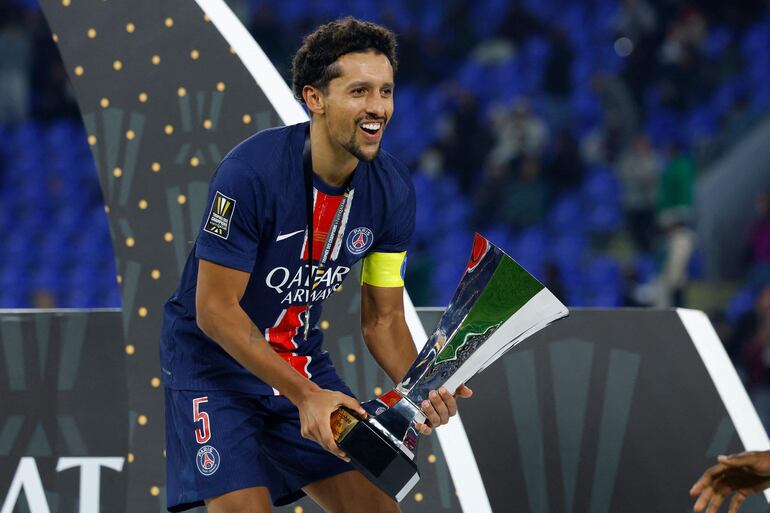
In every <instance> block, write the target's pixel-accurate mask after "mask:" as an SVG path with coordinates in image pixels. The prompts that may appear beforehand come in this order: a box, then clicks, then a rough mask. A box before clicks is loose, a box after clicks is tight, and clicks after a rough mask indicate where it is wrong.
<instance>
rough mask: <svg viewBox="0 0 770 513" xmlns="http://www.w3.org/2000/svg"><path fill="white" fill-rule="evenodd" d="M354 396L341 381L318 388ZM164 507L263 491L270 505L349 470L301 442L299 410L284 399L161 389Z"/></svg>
mask: <svg viewBox="0 0 770 513" xmlns="http://www.w3.org/2000/svg"><path fill="white" fill-rule="evenodd" d="M324 388H327V389H331V390H337V391H339V392H343V393H345V394H348V395H350V396H353V394H352V393H351V391H350V389H348V387H347V386H345V384H344V383H342V381H338V385H336V386H329V385H328V384H325V385H324ZM165 397H166V482H167V487H168V488H167V491H168V504H167V505H168V510H169V511H172V512H173V511H184V510H186V509H190V508H193V507H196V506H201V505H203V501H204V500H206V499H210V498H213V497H217V496H219V495H222V494H224V493H227V492H232V491H235V490H240V489H243V488H251V487H255V486H266V487H267V488H268V490H269V491H270V497H271V499H272V501H273V504H274V505H275V506H282V505H285V504H289V503H291V502H294V501H296V500H297V499H300V498H301V497H303V496H304V495H305V493H304V492H303V491H302V487H303V486H306V485H308V484H311V483H314V482H316V481H318V480H321V479H324V478H327V477H331V476H334V475H337V474H339V473H342V472H346V471H348V470H352V469H353V467H351V466H350V464H348V463H346V462H344V461H343V460H341V459H339V458H338V457H337V456H335V455H333V454H331V453H330V452H328V451H327V450H326V449H324V448H323V447H321V446H320V445H318V444H317V443H316V442H314V441H311V440H306V439H305V438H302V435H301V434H300V421H299V412H298V411H297V408H296V407H295V406H294V405H293V404H292V403H291V402H290V401H289V400H288V399H286V398H285V397H283V396H264V395H249V394H245V393H242V392H231V391H222V390H216V391H206V392H201V391H199V390H174V389H169V388H166V389H165Z"/></svg>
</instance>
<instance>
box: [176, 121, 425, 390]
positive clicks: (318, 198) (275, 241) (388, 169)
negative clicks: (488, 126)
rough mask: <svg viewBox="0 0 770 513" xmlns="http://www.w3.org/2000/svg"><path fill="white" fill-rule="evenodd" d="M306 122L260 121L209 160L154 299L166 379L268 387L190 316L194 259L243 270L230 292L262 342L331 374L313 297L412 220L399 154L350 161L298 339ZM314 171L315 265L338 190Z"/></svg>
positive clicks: (183, 384) (302, 301) (407, 233)
mask: <svg viewBox="0 0 770 513" xmlns="http://www.w3.org/2000/svg"><path fill="white" fill-rule="evenodd" d="M307 131H308V123H301V124H298V125H293V126H288V127H282V128H275V129H270V130H265V131H262V132H260V133H258V134H256V135H254V136H252V137H250V138H249V139H246V140H245V141H243V142H242V143H241V144H239V145H238V146H236V147H235V148H234V149H233V150H232V151H231V152H230V153H229V154H228V155H227V156H226V157H225V158H224V160H223V161H222V162H221V163H220V164H219V167H218V168H217V170H216V171H215V173H214V176H213V177H212V180H211V185H210V188H209V197H208V203H207V206H206V211H205V214H204V217H203V221H202V223H201V227H200V231H199V233H198V236H197V238H196V240H195V244H194V246H193V249H192V251H191V253H190V255H189V256H188V258H187V263H186V264H185V268H184V271H183V273H182V278H181V283H180V284H179V288H178V289H177V291H176V292H175V293H174V294H173V295H172V296H171V298H169V300H168V301H167V302H166V305H165V308H164V320H163V323H164V326H163V335H162V340H161V366H162V369H163V379H164V383H165V385H166V386H168V387H171V388H175V389H183V390H237V391H245V392H249V393H257V394H274V393H277V392H276V391H275V390H273V389H272V387H270V386H269V385H267V384H266V383H264V382H263V381H261V380H260V379H258V378H257V377H256V376H254V375H253V374H252V373H251V372H249V371H248V370H246V369H245V368H244V367H242V366H241V365H240V364H239V363H238V362H236V361H235V360H234V359H233V358H232V357H231V356H230V355H228V354H227V353H226V352H225V351H224V350H223V349H222V348H221V347H220V346H219V344H217V343H216V342H215V341H213V340H212V339H210V338H209V337H207V336H206V335H205V334H204V333H203V332H202V331H201V330H200V329H199V328H198V326H197V323H196V321H195V291H196V282H197V276H198V262H199V260H200V259H205V260H208V261H211V262H214V263H217V264H220V265H223V266H227V267H230V268H233V269H238V270H241V271H244V272H248V273H251V276H250V279H249V282H248V285H247V287H246V290H245V293H244V294H243V298H242V299H241V303H240V304H241V307H242V308H243V309H244V311H245V312H246V313H247V314H248V316H249V317H250V318H251V320H252V322H253V323H254V324H255V325H256V326H257V327H258V328H259V329H260V331H262V333H264V335H265V338H266V339H267V340H268V342H269V343H270V345H271V346H272V347H273V349H274V350H275V351H276V352H277V353H278V354H279V355H280V356H281V357H283V358H284V359H285V360H286V361H287V362H288V363H289V364H290V365H291V366H292V367H294V369H296V370H297V371H298V372H300V373H301V374H303V375H304V376H306V377H309V378H310V379H312V380H313V381H315V382H317V383H318V384H319V385H321V386H323V384H324V382H325V380H334V379H337V378H336V375H335V373H334V368H333V366H332V365H331V363H330V359H329V357H328V355H327V354H326V353H325V352H324V351H322V350H321V342H322V334H321V330H320V329H319V328H317V327H316V324H317V323H318V321H319V319H320V316H321V309H322V307H321V303H322V302H323V300H325V299H326V298H327V297H329V296H330V295H331V294H332V293H334V292H335V291H336V290H337V288H338V287H339V286H340V284H341V283H342V281H343V280H344V279H345V278H346V277H347V275H348V274H350V270H351V267H352V266H353V264H355V263H356V262H357V261H358V260H360V259H361V258H363V257H364V256H365V255H366V254H367V253H370V252H375V251H376V252H401V251H405V250H406V247H407V245H408V244H409V241H410V238H411V236H412V233H413V231H414V219H415V195H414V187H413V185H412V182H411V179H410V177H409V173H408V171H407V169H406V168H405V166H404V165H403V164H401V163H400V162H398V161H397V160H396V159H395V158H394V157H392V156H391V155H389V154H388V153H386V152H385V151H380V153H379V156H378V157H377V158H376V159H375V160H373V161H372V162H364V161H361V162H360V163H359V164H358V166H357V168H356V170H355V172H354V173H353V176H352V180H351V182H350V192H349V199H348V201H346V202H345V208H344V210H343V212H342V217H341V229H340V232H339V237H335V240H334V246H333V247H332V251H331V253H330V256H329V258H328V262H327V264H326V265H325V266H324V269H325V270H324V272H323V274H322V275H319V277H318V278H316V281H317V284H316V285H315V287H314V288H313V287H310V288H311V289H312V290H310V294H309V295H310V302H311V303H312V305H313V307H312V308H311V310H310V312H311V315H310V326H311V327H312V328H311V329H310V333H309V336H308V338H307V340H305V337H304V322H305V307H306V304H307V302H308V285H309V284H308V277H309V269H308V262H307V256H308V240H307V196H306V194H307V193H306V186H305V175H304V171H303V159H302V150H303V147H304V144H305V136H306V133H307ZM313 180H314V191H313V194H314V208H313V224H314V229H313V231H314V241H313V244H314V245H313V251H312V256H313V259H314V265H315V264H316V263H317V261H318V259H319V258H320V255H321V254H322V252H323V245H324V242H325V240H326V237H327V233H328V232H329V230H330V227H331V225H332V220H333V218H334V216H335V214H336V213H337V210H338V207H339V205H340V203H341V201H342V198H343V193H344V190H343V189H341V188H336V187H332V186H330V185H328V184H326V183H325V182H323V181H322V180H321V179H320V178H319V177H318V176H316V175H315V174H313Z"/></svg>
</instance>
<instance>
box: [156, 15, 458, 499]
mask: <svg viewBox="0 0 770 513" xmlns="http://www.w3.org/2000/svg"><path fill="white" fill-rule="evenodd" d="M395 48H396V42H395V37H394V35H393V34H392V33H391V32H390V31H389V30H387V29H385V28H384V27H381V26H379V25H375V24H372V23H366V22H362V21H358V20H356V19H353V18H345V19H342V20H338V21H335V22H332V23H328V24H326V25H323V26H321V27H319V28H318V29H317V30H316V31H315V32H313V33H312V34H310V35H308V36H307V37H306V38H305V40H304V42H303V45H302V47H301V48H300V49H299V51H298V52H297V54H296V56H295V58H294V62H293V89H294V93H295V95H296V97H297V98H298V99H299V100H300V101H302V102H303V103H304V104H305V106H306V107H307V109H308V110H309V111H310V114H311V123H310V124H308V123H302V124H298V125H294V126H289V127H283V128H277V129H271V130H266V131H263V132H260V133H258V134H256V135H254V136H252V137H250V138H249V139H247V140H245V141H243V142H242V143H241V144H239V145H238V146H236V147H235V148H234V149H233V150H232V151H231V152H230V153H229V154H228V155H227V156H226V157H225V159H224V160H223V161H222V162H221V163H220V164H219V167H218V168H217V170H216V172H215V173H214V176H213V178H212V181H211V186H210V190H209V199H208V208H207V210H206V213H205V217H204V219H203V222H202V226H201V230H200V232H199V235H198V237H197V239H196V241H195V245H194V246H193V250H192V252H191V254H190V256H189V257H188V260H187V263H186V266H185V269H184V271H183V274H182V279H181V283H180V285H179V288H178V289H177V291H176V293H175V294H174V295H173V296H172V297H171V298H170V299H169V300H168V301H167V303H166V306H165V310H164V327H163V335H162V341H161V366H162V369H163V373H162V374H163V379H164V388H165V399H166V451H167V481H168V508H169V510H170V511H183V510H185V509H188V508H191V507H194V506H198V505H201V504H203V503H205V504H206V506H207V507H208V511H209V512H210V513H234V512H238V513H264V512H268V511H270V509H271V506H270V503H271V502H272V503H273V504H275V505H284V504H288V503H291V502H293V501H295V500H297V499H298V498H300V497H302V496H303V495H305V494H307V495H309V496H310V497H311V498H312V499H314V500H315V501H316V502H317V503H318V504H319V505H320V506H321V507H322V508H323V509H325V510H326V511H328V512H332V513H343V512H352V511H363V509H362V505H364V504H365V505H366V506H365V510H366V511H368V512H397V511H399V508H398V505H397V504H396V503H395V502H394V501H393V500H392V499H390V498H389V497H388V496H386V495H385V494H384V493H383V492H381V491H380V490H379V489H378V488H377V487H376V486H374V485H373V484H372V483H371V482H369V481H368V480H367V479H366V478H364V477H363V475H362V474H360V473H359V472H358V471H355V470H353V468H352V467H351V466H350V464H349V463H348V459H347V456H346V455H345V454H344V453H343V452H342V451H341V450H340V448H339V447H338V446H337V445H336V444H335V442H334V439H333V437H332V432H331V425H330V414H331V413H332V411H334V410H335V409H336V408H337V407H339V406H346V407H348V408H351V409H353V410H356V411H358V412H360V413H361V414H365V412H364V411H363V409H362V407H361V405H360V404H359V403H358V401H356V400H355V399H354V398H353V397H352V395H353V394H352V393H351V391H350V389H349V388H348V387H347V386H346V385H345V384H344V383H343V382H342V381H341V379H340V378H339V377H338V375H337V372H336V371H335V368H334V366H333V364H332V362H331V360H330V358H329V356H328V354H327V353H326V352H325V351H323V350H322V348H321V339H322V335H321V331H320V330H319V329H318V328H317V327H316V323H317V322H318V321H319V318H320V315H321V303H322V301H323V300H324V299H326V298H327V297H328V296H330V295H331V294H332V293H333V292H334V291H335V290H337V288H338V287H339V286H340V284H341V283H342V281H343V280H344V279H345V277H346V276H347V275H348V274H349V272H350V269H351V267H352V266H353V264H354V263H356V262H357V261H359V260H362V259H363V262H362V276H361V281H362V291H361V321H362V322H361V324H362V330H363V337H364V340H365V341H366V345H367V348H368V349H369V351H370V352H371V353H372V355H373V356H374V358H375V360H376V361H377V363H378V364H379V365H380V366H381V367H382V368H383V370H384V371H385V372H386V373H387V375H388V376H389V377H390V378H391V379H392V380H393V382H398V381H399V380H400V379H401V378H402V377H403V375H404V374H405V373H406V371H407V370H408V368H409V366H410V365H411V363H412V362H413V361H414V359H415V358H416V356H417V353H416V350H415V347H414V344H413V341H412V338H411V336H410V333H409V330H408V328H407V325H406V322H405V320H404V305H403V286H404V283H403V266H404V262H405V257H406V247H407V246H408V244H409V240H410V238H411V236H412V232H413V231H414V223H415V193H414V188H413V186H412V183H411V181H410V178H409V173H408V171H407V169H406V168H405V167H404V166H403V165H402V164H401V163H400V162H399V161H397V160H396V159H395V158H394V157H392V156H391V155H389V154H388V153H386V152H385V151H382V150H380V142H381V140H382V135H383V132H384V131H385V127H386V126H387V124H388V121H390V118H391V116H392V115H393V89H394V82H393V76H394V71H395V69H396V66H397V61H396V52H395ZM415 130H419V127H415ZM308 262H312V267H309V266H308ZM452 392H454V393H455V394H456V395H457V396H458V397H469V396H470V395H471V391H470V390H469V389H468V388H467V387H465V386H462V387H460V388H459V389H458V390H456V391H447V390H443V389H442V390H438V391H433V392H431V394H430V398H429V400H427V401H425V402H424V403H423V404H422V405H420V406H421V408H422V409H423V410H424V412H425V413H426V416H427V419H428V421H429V425H428V424H425V425H420V426H419V429H420V430H421V431H422V432H423V433H425V434H429V433H430V431H431V426H432V427H436V426H440V425H442V424H445V423H446V422H448V420H449V418H450V417H451V416H452V415H454V414H455V413H456V411H457V405H456V401H455V397H454V396H453V393H452Z"/></svg>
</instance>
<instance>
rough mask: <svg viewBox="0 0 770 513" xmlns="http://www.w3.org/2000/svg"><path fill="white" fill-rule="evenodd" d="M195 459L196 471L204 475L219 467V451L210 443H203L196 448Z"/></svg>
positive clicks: (208, 474)
mask: <svg viewBox="0 0 770 513" xmlns="http://www.w3.org/2000/svg"><path fill="white" fill-rule="evenodd" d="M195 459H196V463H197V464H198V471H199V472H200V473H201V474H203V475H204V476H210V475H211V474H213V473H214V472H216V471H217V469H218V468H219V462H220V457H219V451H217V450H216V449H215V448H214V447H212V446H210V445H204V446H203V447H201V448H200V449H198V455H197V456H196V458H195Z"/></svg>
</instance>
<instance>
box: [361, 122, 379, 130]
mask: <svg viewBox="0 0 770 513" xmlns="http://www.w3.org/2000/svg"><path fill="white" fill-rule="evenodd" d="M361 126H362V127H364V128H366V129H367V130H379V129H380V126H382V124H381V123H364V124H363V125H361Z"/></svg>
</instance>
